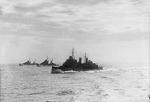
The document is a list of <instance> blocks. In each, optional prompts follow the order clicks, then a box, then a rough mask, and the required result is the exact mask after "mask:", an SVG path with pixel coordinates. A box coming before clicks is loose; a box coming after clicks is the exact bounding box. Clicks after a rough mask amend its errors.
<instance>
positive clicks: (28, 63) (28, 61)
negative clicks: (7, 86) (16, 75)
mask: <svg viewBox="0 0 150 102" xmlns="http://www.w3.org/2000/svg"><path fill="white" fill-rule="evenodd" d="M23 65H38V63H36V62H35V61H34V62H33V63H32V62H31V61H30V59H29V60H27V61H26V62H24V63H20V64H19V66H23Z"/></svg>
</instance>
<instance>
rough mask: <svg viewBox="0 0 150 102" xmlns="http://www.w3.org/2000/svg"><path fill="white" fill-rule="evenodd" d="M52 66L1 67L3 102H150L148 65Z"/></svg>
mask: <svg viewBox="0 0 150 102" xmlns="http://www.w3.org/2000/svg"><path fill="white" fill-rule="evenodd" d="M50 69H51V68H50V67H36V66H14V65H11V66H1V102H148V97H147V96H148V92H149V73H148V72H149V71H148V69H146V68H124V69H116V68H112V69H107V70H103V71H88V72H76V73H68V74H50Z"/></svg>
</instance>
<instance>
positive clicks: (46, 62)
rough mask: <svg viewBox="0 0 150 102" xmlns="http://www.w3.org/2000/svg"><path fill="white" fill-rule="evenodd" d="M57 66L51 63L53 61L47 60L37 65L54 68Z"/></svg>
mask: <svg viewBox="0 0 150 102" xmlns="http://www.w3.org/2000/svg"><path fill="white" fill-rule="evenodd" d="M56 65H57V64H55V63H53V59H52V60H51V61H50V63H49V60H48V57H47V59H45V60H44V61H43V62H42V63H40V64H38V65H37V66H56Z"/></svg>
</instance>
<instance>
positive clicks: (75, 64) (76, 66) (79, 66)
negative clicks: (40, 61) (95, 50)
mask: <svg viewBox="0 0 150 102" xmlns="http://www.w3.org/2000/svg"><path fill="white" fill-rule="evenodd" d="M84 59H85V61H84V62H83V63H82V58H81V57H79V61H77V60H76V59H75V57H74V49H72V55H71V56H69V58H68V59H66V61H65V62H64V63H63V65H62V66H52V69H51V73H64V72H66V71H88V70H102V69H103V67H102V66H98V65H97V64H96V63H93V62H92V61H91V60H89V59H88V58H87V56H86V53H85V56H84Z"/></svg>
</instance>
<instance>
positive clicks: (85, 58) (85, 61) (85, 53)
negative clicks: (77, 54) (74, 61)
mask: <svg viewBox="0 0 150 102" xmlns="http://www.w3.org/2000/svg"><path fill="white" fill-rule="evenodd" d="M84 58H85V63H86V52H85V55H84Z"/></svg>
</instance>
